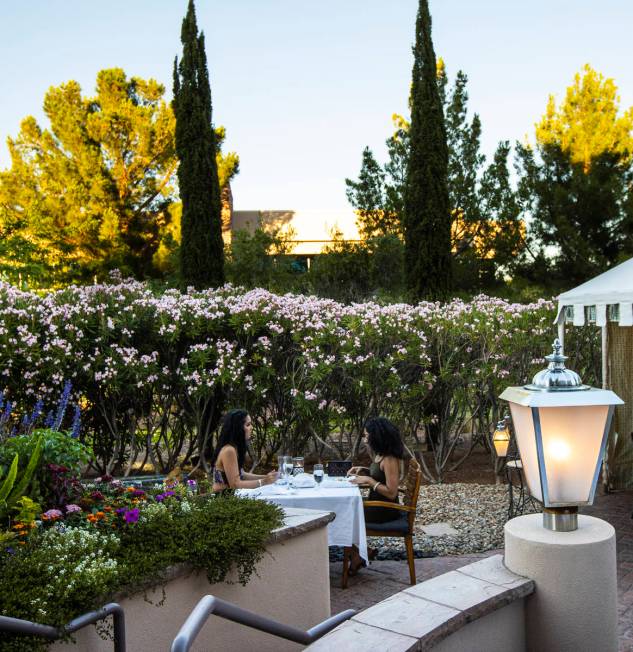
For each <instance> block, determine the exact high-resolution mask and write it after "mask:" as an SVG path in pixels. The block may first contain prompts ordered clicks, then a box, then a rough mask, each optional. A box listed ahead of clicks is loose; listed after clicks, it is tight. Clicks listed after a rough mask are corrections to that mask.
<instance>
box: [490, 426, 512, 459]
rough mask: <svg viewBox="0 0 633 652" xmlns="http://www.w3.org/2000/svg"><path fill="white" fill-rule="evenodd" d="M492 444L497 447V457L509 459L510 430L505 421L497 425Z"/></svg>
mask: <svg viewBox="0 0 633 652" xmlns="http://www.w3.org/2000/svg"><path fill="white" fill-rule="evenodd" d="M492 444H493V446H494V447H495V453H496V454H497V457H507V455H508V446H509V445H510V430H509V429H508V426H506V422H505V419H504V420H502V421H499V422H498V423H497V427H496V428H495V431H494V433H493V435H492Z"/></svg>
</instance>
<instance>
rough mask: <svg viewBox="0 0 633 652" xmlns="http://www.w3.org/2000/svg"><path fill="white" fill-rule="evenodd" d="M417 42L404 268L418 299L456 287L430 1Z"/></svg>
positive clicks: (442, 295) (421, 12)
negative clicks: (453, 275)
mask: <svg viewBox="0 0 633 652" xmlns="http://www.w3.org/2000/svg"><path fill="white" fill-rule="evenodd" d="M415 31H416V34H415V46H414V47H413V79H412V85H411V127H410V131H409V137H410V152H409V162H408V166H407V177H406V186H405V193H404V195H405V196H404V236H405V268H406V276H407V286H408V288H409V290H410V292H411V294H412V295H413V297H414V298H415V299H429V300H437V299H446V298H448V295H449V293H450V291H451V285H452V273H451V214H450V208H449V198H448V182H447V169H448V147H447V144H446V129H445V125H444V112H443V109H442V100H441V97H440V93H439V89H438V81H437V63H436V60H435V51H434V50H433V42H432V40H431V15H430V13H429V6H428V2H427V0H420V5H419V8H418V16H417V20H416V29H415Z"/></svg>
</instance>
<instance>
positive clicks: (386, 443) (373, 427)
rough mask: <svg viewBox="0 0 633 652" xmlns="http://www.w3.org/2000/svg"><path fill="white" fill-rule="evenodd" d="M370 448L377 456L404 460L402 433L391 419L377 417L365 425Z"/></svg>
mask: <svg viewBox="0 0 633 652" xmlns="http://www.w3.org/2000/svg"><path fill="white" fill-rule="evenodd" d="M365 430H366V431H367V434H368V435H369V437H368V444H369V447H370V448H371V449H372V451H374V453H376V454H377V455H382V456H383V457H384V456H387V455H390V456H392V457H397V458H398V459H399V460H402V459H404V443H403V441H402V437H401V435H400V431H399V430H398V428H397V427H396V426H394V424H393V423H391V421H389V419H385V418H384V417H376V418H375V419H368V421H367V422H366V423H365Z"/></svg>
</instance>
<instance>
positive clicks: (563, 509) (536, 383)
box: [501, 340, 623, 532]
mask: <svg viewBox="0 0 633 652" xmlns="http://www.w3.org/2000/svg"><path fill="white" fill-rule="evenodd" d="M545 359H546V360H547V361H548V362H549V365H548V368H547V369H544V370H542V371H539V373H537V374H536V376H534V379H533V380H532V383H531V384H530V385H525V386H524V387H508V388H507V389H506V390H505V391H504V392H503V394H501V398H502V399H505V400H506V401H508V402H509V403H510V411H511V413H512V419H513V422H514V431H515V433H516V438H517V444H518V447H519V454H520V455H521V461H522V463H523V470H524V472H525V476H526V480H527V483H528V486H529V488H530V492H531V493H532V496H534V498H536V499H537V500H539V501H540V502H542V503H543V506H544V510H543V525H544V527H546V528H547V529H549V530H556V531H560V532H570V531H572V530H576V529H577V528H578V506H579V505H591V504H592V503H593V498H594V495H595V492H596V486H597V484H598V477H599V474H600V466H601V463H602V456H603V454H604V448H605V445H606V441H607V434H608V432H609V428H610V426H611V419H612V417H613V411H614V408H615V406H616V405H622V403H623V401H622V400H621V399H620V398H619V397H618V396H616V395H615V394H614V393H613V392H610V391H608V390H604V389H595V388H592V387H589V386H588V385H583V384H582V382H581V380H580V377H579V376H578V374H577V373H575V372H574V371H571V370H569V369H566V368H565V360H566V359H567V358H566V356H564V355H562V354H561V344H560V341H559V340H555V342H554V352H553V353H552V354H551V355H548V356H547V357H546V358H545Z"/></svg>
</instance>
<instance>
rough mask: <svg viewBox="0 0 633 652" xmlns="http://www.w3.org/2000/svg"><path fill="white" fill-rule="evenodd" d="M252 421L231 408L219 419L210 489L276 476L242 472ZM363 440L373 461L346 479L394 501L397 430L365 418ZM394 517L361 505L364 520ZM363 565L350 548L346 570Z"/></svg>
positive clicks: (400, 447)
mask: <svg viewBox="0 0 633 652" xmlns="http://www.w3.org/2000/svg"><path fill="white" fill-rule="evenodd" d="M252 431H253V424H252V422H251V417H250V415H249V414H248V413H247V412H245V411H244V410H232V411H231V412H229V413H228V414H227V415H226V416H225V417H224V421H223V422H222V429H221V431H220V437H219V440H218V445H217V447H216V449H215V451H214V453H213V457H212V459H211V465H212V467H213V491H216V492H217V491H223V490H225V489H229V488H230V489H253V488H257V487H261V486H263V485H266V484H271V483H273V482H275V480H276V479H277V474H276V473H275V471H271V472H270V473H268V474H266V475H256V474H254V473H245V472H244V471H243V466H244V458H245V456H246V447H247V444H248V441H249V439H250V438H251V433H252ZM363 434H364V441H365V443H367V444H368V445H369V448H370V449H371V453H372V459H373V462H372V463H371V465H370V466H369V468H367V467H361V466H355V467H352V468H351V469H350V471H349V473H348V475H349V476H350V482H352V483H353V484H356V485H358V486H359V487H367V488H369V496H368V499H369V500H380V501H383V502H392V503H397V502H398V485H399V483H400V478H401V467H402V461H403V459H404V443H403V441H402V437H401V436H400V431H399V430H398V428H396V426H394V424H393V423H391V421H389V420H388V419H385V418H383V417H377V418H375V419H369V421H367V423H366V424H365V429H364V433H363ZM393 519H394V512H393V510H391V509H389V508H388V507H374V506H370V507H367V506H366V507H365V522H366V523H386V522H388V521H392V520H393ZM364 565H365V562H364V560H363V559H362V557H361V556H360V555H359V554H358V549H357V548H356V547H353V548H352V556H351V560H350V573H351V574H352V575H353V574H355V573H356V572H357V571H358V569H359V568H361V567H362V566H364Z"/></svg>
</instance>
